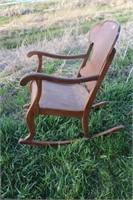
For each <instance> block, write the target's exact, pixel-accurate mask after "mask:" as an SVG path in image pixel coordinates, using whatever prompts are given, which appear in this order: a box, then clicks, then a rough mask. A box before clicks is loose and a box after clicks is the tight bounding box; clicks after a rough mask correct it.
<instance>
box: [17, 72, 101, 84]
mask: <svg viewBox="0 0 133 200" xmlns="http://www.w3.org/2000/svg"><path fill="white" fill-rule="evenodd" d="M98 78H99V75H94V76H88V77H83V78H82V77H76V78H64V77H55V76H49V75H46V74H43V73H29V74H26V75H25V76H23V77H22V79H21V80H20V85H22V86H24V85H26V84H27V83H28V82H30V81H32V80H36V81H38V80H46V81H50V82H53V83H62V84H77V83H83V82H88V81H96V80H97V79H98Z"/></svg>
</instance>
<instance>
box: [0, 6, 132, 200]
mask: <svg viewBox="0 0 133 200" xmlns="http://www.w3.org/2000/svg"><path fill="white" fill-rule="evenodd" d="M104 8H108V7H107V4H104V5H100V6H99V9H102V10H104ZM38 9H40V10H42V9H43V6H42V5H40V6H38ZM110 9H111V8H110ZM110 12H111V11H110ZM114 16H115V13H114ZM128 18H129V16H128V17H127V18H126V19H125V18H124V16H120V18H119V19H120V21H121V22H123V23H125V22H126V20H128ZM3 20H5V21H4V22H1V23H3V24H4V23H7V22H8V21H6V20H7V19H6V18H3ZM103 20H104V16H103V15H98V16H96V17H94V19H93V20H91V22H90V21H89V20H85V21H82V22H80V23H79V26H80V27H79V30H82V31H81V32H80V34H86V33H87V32H88V29H89V28H91V27H92V26H93V25H94V24H96V23H99V22H101V21H103ZM73 25H76V22H73ZM66 26H67V24H65V25H63V24H60V23H59V24H57V25H56V26H55V25H54V26H52V27H50V28H48V29H41V28H40V29H39V30H40V31H37V30H38V29H37V28H36V27H34V28H32V29H29V30H26V29H25V30H18V29H17V30H14V31H12V32H10V33H8V34H9V35H8V34H7V35H6V36H7V38H5V40H3V41H1V45H2V47H5V48H7V49H10V48H16V47H19V46H21V45H22V43H23V42H24V41H25V43H27V45H28V44H30V43H34V42H35V41H36V40H41V39H42V38H43V37H45V36H46V37H47V38H48V39H49V40H50V39H51V38H52V37H59V36H60V35H62V34H63V33H64V27H66ZM74 30H75V29H74ZM72 34H74V31H73V33H72ZM18 36H19V37H18ZM75 51H77V52H78V51H79V49H75ZM64 52H65V51H64ZM68 52H69V50H68V49H67V50H66V53H68ZM132 54H133V50H132V47H130V48H128V50H127V53H126V56H125V58H124V59H123V57H122V55H117V56H116V58H115V59H114V60H113V63H112V66H111V68H110V69H109V71H108V73H107V76H106V78H105V80H104V82H103V84H102V86H101V89H100V90H99V92H98V94H97V98H96V102H100V101H108V102H109V104H108V105H107V106H105V107H103V108H101V109H99V110H92V111H91V113H90V119H89V129H90V135H93V134H95V133H99V132H101V131H104V130H106V129H108V128H111V127H113V126H116V125H119V124H123V125H124V126H125V129H124V130H123V131H120V132H118V133H116V134H112V135H110V136H107V137H102V138H97V139H93V140H92V139H91V140H88V141H84V140H81V141H80V142H75V143H74V144H71V145H66V146H58V147H55V148H51V147H46V148H40V147H30V146H24V145H19V144H18V140H19V138H22V137H25V136H26V135H27V133H28V129H27V127H26V123H25V114H26V110H24V109H23V105H24V104H25V103H29V101H30V94H29V86H26V87H21V86H20V85H19V79H18V77H17V78H16V79H15V80H14V79H13V81H10V82H9V81H8V82H7V81H6V82H4V79H3V83H2V84H1V88H0V96H1V99H2V101H1V107H0V112H1V130H0V135H1V152H2V154H1V199H82V200H84V199H111V200H113V199H126V200H128V199H132V178H131V177H132V164H131V159H132V137H131V135H132V116H131V110H132V78H131V77H130V78H129V79H128V82H127V78H128V76H129V73H130V70H131V65H132V63H133V57H132ZM61 64H62V61H60V60H54V61H51V59H50V60H44V63H43V68H44V72H45V73H47V74H55V73H56V72H57V73H58V69H59V66H60V65H61ZM70 65H71V63H70ZM6 80H7V79H6ZM35 123H36V133H37V134H36V138H37V139H40V140H60V139H62V140H63V139H66V138H68V139H70V138H80V137H82V136H83V130H82V124H81V120H80V119H77V118H73V119H70V118H63V117H54V116H39V117H37V118H36V120H35Z"/></svg>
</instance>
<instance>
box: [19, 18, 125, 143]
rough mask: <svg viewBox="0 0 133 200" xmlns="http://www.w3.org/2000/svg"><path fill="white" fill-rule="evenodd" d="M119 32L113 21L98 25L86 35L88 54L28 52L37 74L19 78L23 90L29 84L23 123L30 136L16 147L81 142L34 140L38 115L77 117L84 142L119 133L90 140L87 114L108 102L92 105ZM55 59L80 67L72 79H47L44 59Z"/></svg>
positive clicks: (119, 128) (117, 127) (50, 77)
mask: <svg viewBox="0 0 133 200" xmlns="http://www.w3.org/2000/svg"><path fill="white" fill-rule="evenodd" d="M119 32H120V25H119V24H118V23H117V22H115V21H112V20H109V21H105V22H103V23H102V24H97V25H96V26H95V27H94V28H92V30H91V31H90V34H89V45H88V49H87V52H86V53H85V54H80V55H69V56H65V55H55V54H50V53H47V52H40V51H31V52H29V53H28V57H31V56H34V55H36V56H37V57H38V69H37V72H33V73H29V74H27V75H25V76H23V77H22V79H21V81H20V84H21V85H22V86H24V85H26V84H27V83H28V82H30V93H31V101H30V104H29V105H25V108H27V109H28V111H27V114H26V123H27V126H28V129H29V135H28V136H27V137H25V138H24V139H20V140H19V144H28V145H36V146H49V145H50V146H56V145H63V144H70V143H73V142H75V141H77V140H80V139H72V140H65V141H39V140H34V136H35V124H34V120H35V117H36V116H37V115H54V116H63V117H79V118H81V120H82V127H83V130H84V138H85V139H89V138H96V137H99V136H104V135H108V134H111V133H114V132H117V131H120V130H122V129H123V128H124V127H123V126H122V125H119V126H115V127H113V128H110V129H108V130H105V131H103V132H101V133H98V134H94V135H93V136H92V137H90V136H89V128H88V121H89V114H90V110H91V109H92V108H99V107H101V106H104V105H106V103H107V102H100V103H98V104H96V105H93V102H94V100H95V97H96V94H97V91H98V89H99V87H100V85H101V83H102V81H103V79H104V77H105V75H106V72H107V70H108V68H109V66H110V64H111V62H112V60H113V57H114V55H115V52H116V50H115V48H114V45H115V43H116V41H117V38H118V36H119ZM46 56H47V57H50V58H54V59H82V63H81V67H80V69H79V72H78V73H77V76H76V77H74V78H64V77H56V76H50V75H46V74H44V73H42V60H43V57H46Z"/></svg>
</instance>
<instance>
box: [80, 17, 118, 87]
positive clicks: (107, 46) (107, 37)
mask: <svg viewBox="0 0 133 200" xmlns="http://www.w3.org/2000/svg"><path fill="white" fill-rule="evenodd" d="M119 32H120V25H119V24H118V23H117V22H114V21H111V20H110V21H105V22H104V23H103V24H98V25H96V26H95V27H94V28H93V29H92V31H91V32H90V35H89V42H93V43H94V45H93V49H92V53H91V57H90V59H89V61H87V63H86V65H85V67H83V68H81V69H80V71H79V74H80V75H81V76H82V77H86V76H91V75H98V74H100V72H101V70H102V68H103V67H104V63H105V62H106V60H107V58H108V55H109V54H110V53H111V51H112V49H113V47H114V45H115V42H116V40H117V38H118V36H119ZM86 84H87V87H88V89H89V90H92V89H93V88H94V87H95V84H96V81H92V82H87V83H86Z"/></svg>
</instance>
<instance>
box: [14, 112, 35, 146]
mask: <svg viewBox="0 0 133 200" xmlns="http://www.w3.org/2000/svg"><path fill="white" fill-rule="evenodd" d="M34 119H35V115H34V114H33V113H31V112H30V111H28V113H27V115H26V123H27V126H28V129H29V131H30V133H29V135H28V136H26V137H25V138H24V139H20V140H19V142H18V143H19V144H25V142H26V141H32V140H33V138H34V135H35V123H34Z"/></svg>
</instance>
